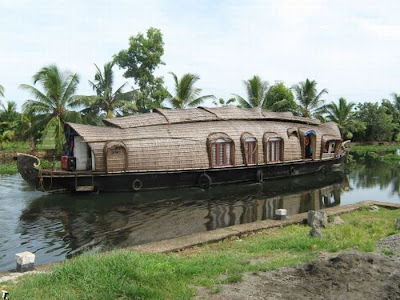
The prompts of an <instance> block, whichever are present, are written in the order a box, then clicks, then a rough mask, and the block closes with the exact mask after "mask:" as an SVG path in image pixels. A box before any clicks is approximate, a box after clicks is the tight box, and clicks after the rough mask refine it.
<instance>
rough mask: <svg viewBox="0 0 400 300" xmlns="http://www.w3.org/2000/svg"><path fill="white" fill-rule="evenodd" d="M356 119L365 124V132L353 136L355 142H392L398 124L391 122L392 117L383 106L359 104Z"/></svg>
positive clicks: (368, 103)
mask: <svg viewBox="0 0 400 300" xmlns="http://www.w3.org/2000/svg"><path fill="white" fill-rule="evenodd" d="M357 109H358V111H357V114H356V118H357V119H358V120H359V121H361V122H363V123H364V124H366V126H365V130H363V131H359V132H357V133H356V134H355V135H354V140H356V141H392V140H393V139H394V138H395V133H396V132H397V130H398V127H399V124H395V123H394V122H393V116H392V115H391V114H388V113H387V108H386V107H385V106H380V105H379V104H378V103H370V102H366V103H359V104H358V106H357Z"/></svg>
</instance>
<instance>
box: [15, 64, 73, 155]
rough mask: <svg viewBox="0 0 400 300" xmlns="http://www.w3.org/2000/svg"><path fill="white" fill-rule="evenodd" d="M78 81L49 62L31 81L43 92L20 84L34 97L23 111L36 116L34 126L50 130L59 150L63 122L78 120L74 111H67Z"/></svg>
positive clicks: (45, 131)
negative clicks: (52, 131)
mask: <svg viewBox="0 0 400 300" xmlns="http://www.w3.org/2000/svg"><path fill="white" fill-rule="evenodd" d="M78 83H79V78H78V75H77V74H71V73H69V72H61V71H60V70H59V69H58V67H57V66H56V65H49V66H46V67H43V68H42V69H41V70H40V71H39V72H37V73H36V74H35V75H33V84H34V85H36V84H39V85H40V86H41V87H42V89H43V91H41V90H39V89H37V88H36V87H34V86H31V85H28V84H21V85H20V88H22V89H24V90H26V91H28V92H29V93H30V94H31V95H32V96H33V98H34V99H29V100H27V101H26V102H25V103H24V105H23V109H24V111H25V112H31V113H32V114H34V115H37V116H39V118H38V119H37V121H36V122H37V123H36V124H35V127H36V128H40V129H42V131H43V132H44V133H48V132H50V130H54V138H55V145H56V149H57V150H58V151H61V150H62V147H63V145H64V143H65V136H64V123H65V122H66V121H75V122H76V121H77V120H78V119H79V114H78V113H77V112H73V111H69V110H68V109H69V107H70V105H71V103H72V101H73V96H74V94H75V92H76V89H77V85H78Z"/></svg>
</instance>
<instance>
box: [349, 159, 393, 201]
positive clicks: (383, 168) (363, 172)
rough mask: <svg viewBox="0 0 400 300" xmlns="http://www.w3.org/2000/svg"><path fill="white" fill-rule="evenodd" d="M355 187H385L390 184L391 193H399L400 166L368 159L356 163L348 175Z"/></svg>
mask: <svg viewBox="0 0 400 300" xmlns="http://www.w3.org/2000/svg"><path fill="white" fill-rule="evenodd" d="M349 177H350V179H351V180H352V181H354V184H355V186H356V187H357V188H372V187H375V186H379V188H380V189H386V188H387V187H388V186H389V185H391V186H392V195H395V194H399V195H400V185H399V180H400V178H399V177H400V168H399V167H398V166H397V165H392V164H388V163H384V162H381V161H377V160H369V161H366V162H365V163H363V164H356V165H355V167H354V168H353V171H352V172H351V173H350V175H349Z"/></svg>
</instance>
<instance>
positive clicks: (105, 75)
mask: <svg viewBox="0 0 400 300" xmlns="http://www.w3.org/2000/svg"><path fill="white" fill-rule="evenodd" d="M113 66H114V62H109V63H106V64H105V65H104V70H103V72H102V71H101V70H100V68H99V67H98V66H97V65H96V64H95V67H96V69H97V72H96V74H95V76H94V82H92V81H90V80H89V84H90V85H91V87H92V88H93V90H94V91H95V92H96V95H94V96H75V97H74V101H73V103H72V105H74V106H80V105H83V106H84V107H85V108H84V109H83V110H82V111H81V112H82V113H83V114H84V115H85V116H90V119H87V121H88V122H89V123H92V124H93V123H94V124H95V123H96V116H99V115H101V113H105V117H106V118H113V117H115V114H116V113H118V111H119V112H121V111H122V110H123V109H125V110H128V109H130V110H132V111H136V110H137V107H136V104H135V103H134V101H133V100H134V97H133V93H132V92H130V93H123V89H124V87H125V86H126V84H127V82H126V83H124V84H123V85H121V86H120V87H119V88H117V89H116V90H115V91H113V85H114V72H113V70H112V68H113Z"/></svg>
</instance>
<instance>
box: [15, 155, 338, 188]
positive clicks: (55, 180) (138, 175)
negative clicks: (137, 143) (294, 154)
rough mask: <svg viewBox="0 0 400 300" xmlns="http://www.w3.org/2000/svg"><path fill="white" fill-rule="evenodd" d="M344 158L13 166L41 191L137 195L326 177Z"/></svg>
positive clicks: (25, 158)
mask: <svg viewBox="0 0 400 300" xmlns="http://www.w3.org/2000/svg"><path fill="white" fill-rule="evenodd" d="M344 158H345V157H344V156H341V157H337V158H333V159H326V160H303V161H295V162H284V163H275V164H267V165H257V166H247V167H227V168H214V169H197V170H179V171H148V172H123V173H103V172H90V171H73V172H72V171H54V170H38V169H37V164H38V163H39V160H38V159H37V158H35V157H34V156H31V155H26V154H19V155H18V157H17V163H18V170H19V172H20V173H21V175H22V177H23V178H24V179H25V180H26V181H27V182H28V183H29V184H30V185H32V186H34V187H35V188H36V189H38V190H41V191H46V192H56V191H73V192H75V191H86V192H88V191H99V192H132V191H133V192H137V191H144V190H154V189H165V188H182V187H199V188H203V189H207V188H209V187H211V186H213V185H218V184H229V183H236V182H246V181H247V182H262V181H264V180H269V179H275V178H284V177H293V176H300V175H304V174H310V173H316V172H323V173H326V172H329V171H330V170H331V169H332V168H333V167H334V166H336V165H337V164H340V163H341V162H342V161H343V160H344Z"/></svg>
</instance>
